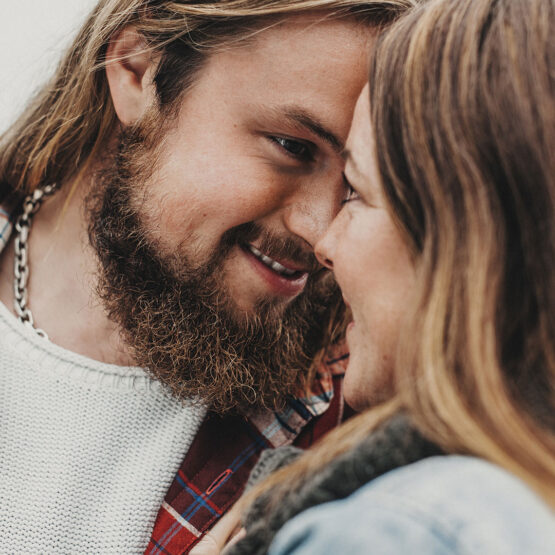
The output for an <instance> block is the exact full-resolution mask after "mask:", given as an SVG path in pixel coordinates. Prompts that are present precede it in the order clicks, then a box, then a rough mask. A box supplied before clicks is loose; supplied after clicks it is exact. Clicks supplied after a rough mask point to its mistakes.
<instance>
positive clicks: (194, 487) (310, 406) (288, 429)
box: [0, 202, 348, 555]
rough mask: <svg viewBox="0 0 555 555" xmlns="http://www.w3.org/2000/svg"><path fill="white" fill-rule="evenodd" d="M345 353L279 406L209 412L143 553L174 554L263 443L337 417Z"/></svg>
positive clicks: (207, 519) (299, 440) (306, 440)
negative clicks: (247, 412)
mask: <svg viewBox="0 0 555 555" xmlns="http://www.w3.org/2000/svg"><path fill="white" fill-rule="evenodd" d="M16 209H17V204H14V203H12V204H10V203H7V202H4V204H2V205H0V253H1V252H2V250H3V248H4V247H5V246H6V245H7V243H8V240H9V237H10V234H11V232H12V228H13V221H14V216H15V214H16ZM347 357H348V355H346V354H345V353H344V351H343V350H342V348H340V347H337V348H336V349H335V350H334V352H331V353H329V356H328V358H327V360H325V361H323V362H322V363H321V367H320V368H319V369H318V370H319V371H318V374H317V380H316V382H315V384H314V385H313V387H312V389H311V391H310V392H309V394H308V396H306V397H304V398H298V399H291V400H290V401H288V403H287V405H286V408H285V409H284V410H283V411H282V412H279V413H278V412H275V413H271V412H265V413H259V414H255V415H251V416H250V417H249V418H241V417H237V416H233V417H230V416H228V417H218V416H217V415H215V414H212V413H210V412H209V413H208V415H207V417H206V419H205V420H204V422H203V424H202V425H201V427H200V429H199V431H198V433H197V435H196V437H195V439H194V440H193V444H192V445H191V447H190V449H189V451H188V453H187V455H186V456H185V459H184V460H183V462H182V464H181V466H180V468H179V471H178V472H177V474H176V476H175V478H174V480H173V482H172V485H171V486H170V489H169V490H168V492H167V494H166V497H165V499H164V501H163V503H162V506H161V507H160V510H159V512H158V516H157V518H156V522H155V524H154V529H153V532H152V536H151V539H150V542H149V544H148V547H147V549H146V551H145V554H149V555H162V554H165V555H180V554H183V553H188V551H189V550H190V549H191V548H192V547H193V545H194V544H195V543H196V542H197V541H198V540H199V539H200V538H201V537H202V536H203V534H204V533H205V532H206V531H207V530H208V529H209V528H211V527H212V526H213V525H214V523H215V522H216V521H217V520H218V519H219V518H220V517H221V516H222V515H223V514H224V513H225V512H226V511H227V510H228V509H229V508H230V507H231V506H232V505H233V504H234V503H235V501H237V499H238V498H239V497H240V496H241V494H242V492H243V490H244V487H245V484H246V482H247V480H248V477H249V474H250V471H251V470H252V468H253V466H254V465H255V464H256V462H257V461H258V458H259V456H260V453H261V451H262V450H263V449H267V448H272V447H280V446H282V445H288V444H292V443H294V444H295V445H299V446H301V447H308V446H309V445H311V444H312V443H313V441H315V440H317V439H318V438H319V437H321V436H322V435H323V434H324V433H325V432H326V431H328V430H329V429H331V428H333V427H335V426H337V425H338V424H339V423H340V422H341V420H342V418H343V401H342V395H341V392H340V390H341V386H342V378H343V375H344V373H345V365H346V359H347Z"/></svg>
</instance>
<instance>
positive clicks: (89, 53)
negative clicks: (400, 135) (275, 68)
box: [0, 0, 415, 201]
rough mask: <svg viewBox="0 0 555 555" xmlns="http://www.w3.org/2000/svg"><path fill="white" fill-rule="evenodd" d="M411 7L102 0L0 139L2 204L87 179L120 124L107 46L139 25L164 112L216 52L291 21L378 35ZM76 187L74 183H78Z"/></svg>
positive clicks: (393, 2) (363, 0) (394, 3)
mask: <svg viewBox="0 0 555 555" xmlns="http://www.w3.org/2000/svg"><path fill="white" fill-rule="evenodd" d="M414 3H415V0H383V1H376V0H270V1H268V0H218V1H217V2H207V1H205V0H194V1H175V0H174V1H164V0H101V1H100V2H99V3H98V5H97V6H96V8H95V9H94V10H93V12H92V13H91V15H90V16H89V18H88V19H87V21H86V22H85V24H84V25H83V27H82V29H81V31H80V32H79V34H78V36H77V38H76V39H75V41H74V43H73V45H72V46H71V47H70V48H69V50H68V52H67V54H66V56H65V58H64V59H63V60H62V62H61V64H60V66H59V67H58V70H57V71H56V73H55V75H54V76H53V77H52V79H51V80H50V81H49V82H48V83H47V84H46V86H45V87H44V88H43V89H42V90H41V91H40V92H39V93H38V95H37V96H36V98H35V99H34V100H33V102H32V103H31V104H30V105H29V106H28V107H27V108H26V109H25V111H24V113H23V114H22V116H21V117H20V118H19V119H18V120H17V121H16V122H15V123H14V124H13V125H12V126H11V128H10V129H9V130H8V131H7V132H6V133H5V134H4V135H3V136H2V137H1V138H0V201H1V200H2V197H3V196H5V195H6V194H7V193H9V192H13V191H20V192H21V193H22V194H27V193H29V192H31V191H33V190H34V189H35V188H36V187H37V186H39V185H40V184H45V183H58V184H62V183H64V182H66V181H67V180H69V179H70V178H75V177H76V176H77V177H79V176H80V175H82V174H85V173H86V171H87V169H88V168H89V166H90V164H91V163H94V162H95V161H96V160H97V158H98V156H99V155H100V154H101V153H102V151H103V150H104V149H105V147H106V144H107V142H108V140H109V138H110V137H111V136H113V134H114V131H115V129H117V117H116V114H115V111H114V107H113V104H112V101H111V97H110V93H109V89H108V83H107V80H106V75H105V72H104V65H105V56H106V50H107V47H108V43H109V41H110V39H111V38H112V37H114V36H116V35H117V33H118V32H120V31H121V30H122V29H123V28H124V27H125V26H127V25H133V26H134V27H135V28H136V29H137V31H138V32H139V33H140V34H141V36H142V37H143V39H144V41H145V48H146V49H147V50H149V51H151V52H152V54H153V56H155V55H156V56H158V57H159V60H160V61H159V64H158V67H157V72H156V75H155V78H154V81H155V85H156V92H157V100H158V102H159V108H161V109H162V108H167V107H168V106H171V105H172V104H173V105H175V104H176V101H177V100H178V99H179V98H180V97H181V95H182V94H184V92H186V90H187V87H188V86H189V85H190V84H191V83H192V81H193V79H194V77H195V74H196V73H197V72H198V71H199V70H200V69H201V68H202V66H203V62H204V61H205V60H206V58H207V56H209V55H210V52H212V51H214V50H217V49H218V48H224V47H225V45H227V44H229V43H232V42H234V41H241V40H245V39H248V37H249V36H251V35H252V34H253V33H256V32H258V31H260V30H261V29H263V28H264V27H266V26H269V25H272V24H274V23H279V21H281V20H283V19H284V18H286V17H287V16H289V15H295V14H301V13H305V12H311V11H312V12H314V11H321V12H322V13H323V16H324V17H334V16H337V17H351V18H355V19H357V20H359V21H360V22H361V23H362V24H366V25H369V26H379V25H383V24H386V23H388V22H389V21H391V20H392V19H394V18H395V17H396V16H397V15H398V14H399V13H400V12H401V11H403V10H405V9H406V8H408V7H410V6H411V5H412V4H414ZM77 181H78V180H77Z"/></svg>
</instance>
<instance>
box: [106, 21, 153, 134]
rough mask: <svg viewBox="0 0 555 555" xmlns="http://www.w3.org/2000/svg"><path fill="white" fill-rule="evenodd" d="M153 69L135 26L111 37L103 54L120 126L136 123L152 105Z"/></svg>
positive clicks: (151, 59)
mask: <svg viewBox="0 0 555 555" xmlns="http://www.w3.org/2000/svg"><path fill="white" fill-rule="evenodd" d="M155 69H156V60H155V59H154V58H153V56H152V52H151V51H149V50H147V47H146V43H145V42H144V40H143V39H142V38H141V36H140V35H139V33H138V32H137V30H136V29H135V28H134V27H132V26H129V27H125V28H124V29H122V30H121V31H120V32H119V33H118V34H117V35H114V36H113V37H112V39H111V40H110V43H109V44H108V50H107V52H106V78H107V79H108V86H109V87H110V94H111V95H112V101H113V103H114V108H115V110H116V114H117V116H118V119H119V120H120V122H121V124H122V126H123V127H126V126H128V125H132V124H134V123H135V122H137V121H138V120H139V119H140V118H141V117H142V116H143V115H144V114H145V113H146V112H147V111H148V108H149V107H150V106H152V105H153V104H154V101H155V91H154V84H153V83H152V79H153V77H154V71H155Z"/></svg>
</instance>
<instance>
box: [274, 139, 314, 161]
mask: <svg viewBox="0 0 555 555" xmlns="http://www.w3.org/2000/svg"><path fill="white" fill-rule="evenodd" d="M271 140H272V141H274V142H275V143H277V144H278V145H279V146H280V147H281V148H282V149H283V150H285V152H286V154H287V155H288V156H292V157H294V158H296V159H297V160H302V161H303V162H308V161H311V160H313V159H314V156H313V153H312V149H311V148H310V147H309V145H307V144H305V143H301V142H300V141H295V140H293V139H286V138H285V137H271Z"/></svg>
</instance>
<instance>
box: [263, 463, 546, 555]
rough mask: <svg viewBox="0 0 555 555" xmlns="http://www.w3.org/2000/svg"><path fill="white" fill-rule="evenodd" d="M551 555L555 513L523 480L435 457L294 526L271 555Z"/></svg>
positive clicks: (280, 536)
mask: <svg viewBox="0 0 555 555" xmlns="http://www.w3.org/2000/svg"><path fill="white" fill-rule="evenodd" d="M316 553H317V554H319V555H326V554H330V555H331V554H334V555H335V554H343V553H345V554H347V553H348V554H362V553H373V554H374V553H375V554H380V555H382V554H384V555H385V554H418V555H421V554H456V555H463V554H465V555H466V554H468V555H470V554H473V555H476V554H486V555H554V554H555V513H554V512H552V510H551V509H550V508H549V507H548V506H547V505H546V504H545V503H544V502H543V500H542V499H541V498H540V497H538V496H537V495H536V494H535V492H533V491H532V490H531V489H530V488H529V487H528V486H527V485H525V484H524V483H523V482H522V481H521V480H519V479H518V478H516V477H514V476H513V475H511V474H509V473H508V472H506V471H504V470H502V469H501V468H499V467H497V466H495V465H493V464H490V463H488V462H485V461H483V460H480V459H477V458H473V457H463V456H454V455H453V456H445V457H432V458H429V459H425V460H422V461H420V462H417V463H414V464H411V465H409V466H405V467H402V468H399V469H397V470H393V471H391V472H388V473H387V474H385V475H383V476H382V477H380V478H377V479H375V480H373V481H372V482H370V483H368V484H366V485H365V486H364V487H362V488H360V489H359V490H358V491H357V492H355V493H354V494H353V495H351V496H350V497H348V498H346V499H343V500H340V501H335V502H332V503H326V504H324V505H320V506H318V507H315V508H313V509H310V510H308V511H305V512H304V513H301V514H300V515H299V516H298V517H296V518H294V519H293V520H291V521H290V522H289V523H288V524H287V525H286V526H284V527H283V528H282V530H281V531H280V532H279V534H278V535H277V536H276V538H275V540H274V542H273V543H272V546H271V548H270V555H285V554H295V555H309V554H310V555H313V554H316Z"/></svg>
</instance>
